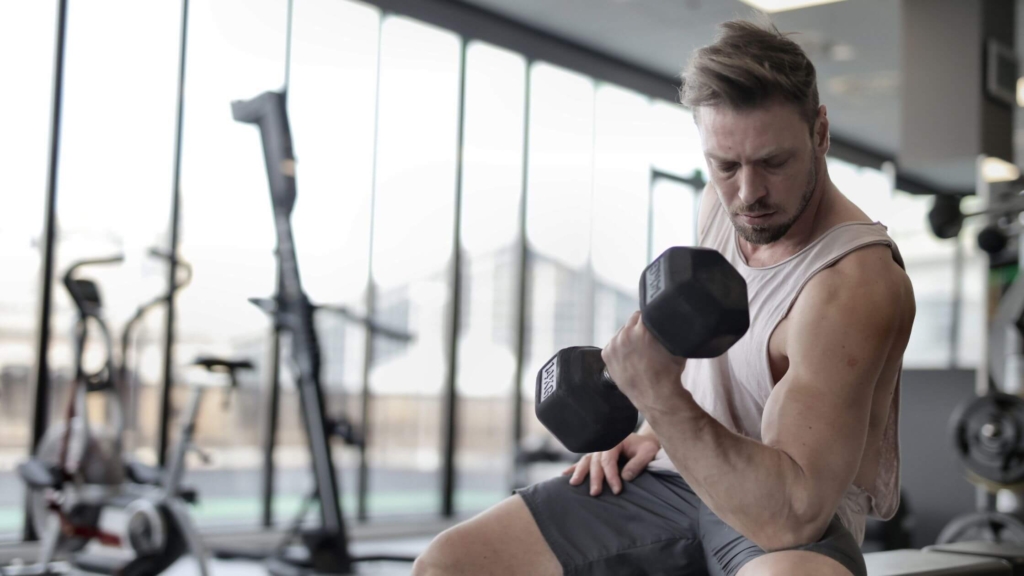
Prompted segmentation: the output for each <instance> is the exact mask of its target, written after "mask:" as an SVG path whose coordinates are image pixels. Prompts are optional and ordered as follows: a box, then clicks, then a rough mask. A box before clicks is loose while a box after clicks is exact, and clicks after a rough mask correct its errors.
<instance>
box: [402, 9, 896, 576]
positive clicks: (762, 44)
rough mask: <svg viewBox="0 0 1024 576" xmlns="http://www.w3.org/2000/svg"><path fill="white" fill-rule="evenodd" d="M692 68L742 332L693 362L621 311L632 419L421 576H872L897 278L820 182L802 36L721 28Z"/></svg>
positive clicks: (710, 199)
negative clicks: (865, 544)
mask: <svg viewBox="0 0 1024 576" xmlns="http://www.w3.org/2000/svg"><path fill="white" fill-rule="evenodd" d="M684 78H685V84H684V88H683V92H682V102H683V104H685V105H687V106H689V107H690V108H691V109H692V110H693V114H694V119H695V121H696V123H697V126H698V129H699V131H700V137H701V142H702V145H703V150H704V155H705V157H706V160H707V164H708V171H709V174H710V183H709V185H708V186H707V188H705V190H704V193H703V197H702V200H701V202H702V204H701V209H700V216H699V222H698V238H699V243H700V245H701V246H707V247H711V248H714V249H716V250H718V251H720V252H721V253H722V254H723V255H725V257H726V258H727V259H729V260H730V261H731V262H732V264H733V265H734V266H735V267H736V268H737V269H738V270H739V271H740V273H741V274H742V275H743V276H744V278H745V279H746V281H747V286H748V294H749V297H750V311H751V326H750V331H749V332H748V333H747V334H746V335H745V336H744V337H743V339H741V340H740V341H739V342H738V343H737V344H736V345H735V346H733V348H731V349H730V350H729V351H728V352H727V353H726V354H724V355H723V356H721V357H719V358H714V359H708V360H697V359H693V360H685V359H681V358H675V357H672V356H670V355H669V354H668V353H667V352H666V351H665V349H664V348H662V347H661V346H660V345H659V344H658V343H657V341H656V340H655V339H654V338H653V337H652V336H651V335H650V334H649V333H647V331H646V329H645V328H644V325H643V323H642V322H640V321H639V313H637V314H635V315H634V316H633V317H632V318H631V319H630V320H629V321H628V322H627V323H626V325H625V326H624V327H623V328H622V329H621V331H620V332H619V333H618V334H617V335H616V336H615V337H614V338H613V339H612V341H611V342H609V344H608V345H607V347H605V349H604V353H603V356H604V359H605V361H606V362H607V364H608V371H609V373H610V375H611V376H612V378H613V379H614V380H615V382H617V383H619V387H620V388H621V389H622V391H623V392H624V393H625V394H626V396H628V397H629V398H630V400H632V401H633V404H634V405H636V407H637V408H638V409H639V410H640V412H641V413H642V414H643V415H644V416H645V417H646V420H647V422H646V424H645V426H644V427H643V428H642V429H641V431H640V432H639V433H637V434H633V435H631V436H630V437H628V438H627V439H626V440H625V441H623V442H622V444H620V445H619V446H618V447H616V448H614V449H612V450H609V451H608V452H604V453H600V454H589V455H586V456H584V457H583V458H582V459H581V460H580V461H579V462H578V463H577V464H575V465H574V466H572V467H570V468H569V470H567V471H566V474H565V475H563V476H561V477H558V478H554V479H551V480H548V481H545V482H541V483H539V484H535V485H533V486H531V487H529V488H526V489H524V490H522V491H520V492H519V493H518V494H517V495H515V496H513V497H511V498H509V499H507V500H505V501H504V502H502V503H500V504H498V505H496V506H495V507H493V508H491V509H490V510H488V511H486V512H484V513H482V514H480V515H479V516H477V517H476V518H473V519H472V520H469V521H467V522H465V523H463V524H460V525H458V526H456V527H454V528H452V529H450V530H447V531H445V532H444V533H442V534H441V535H439V536H438V537H437V538H436V539H435V540H434V542H433V543H432V544H431V545H430V547H429V548H428V549H427V551H426V552H425V553H424V554H423V556H422V557H421V558H420V559H419V560H418V562H417V563H416V565H415V568H414V574H416V575H418V576H425V575H429V576H434V575H442V574H443V575H463V574H465V575H474V576H479V575H486V574H494V575H502V576H510V575H520V574H521V575H524V576H525V575H529V576H542V575H557V574H600V575H625V574H666V575H668V574H672V575H691V574H694V575H696V574H712V575H723V574H725V575H729V576H734V575H736V574H739V575H740V576H750V575H755V574H756V575H764V574H785V575H801V574H806V575H815V576H823V575H825V576H827V575H833V574H836V575H846V574H851V573H852V574H856V575H858V576H860V575H863V574H865V568H864V560H863V557H862V555H861V554H860V550H859V543H860V542H861V541H862V540H863V537H864V520H865V515H867V514H874V515H876V516H880V517H882V518H887V517H891V516H892V514H894V513H895V510H896V507H897V505H898V503H899V502H898V501H899V451H898V444H897V437H898V433H897V432H898V431H897V424H898V421H899V420H898V416H899V378H900V369H901V363H902V357H903V351H904V349H905V348H906V346H907V340H908V339H909V337H910V328H911V325H912V324H913V320H914V313H915V309H914V296H913V291H912V288H911V285H910V281H909V279H908V278H907V275H906V274H905V273H904V271H903V268H902V261H901V259H900V256H899V253H898V251H897V249H896V246H895V244H894V243H893V241H892V239H891V238H889V236H888V235H887V234H886V232H885V227H884V226H882V225H881V224H878V223H873V222H871V220H870V219H869V218H868V217H867V216H866V215H865V214H864V213H863V212H862V211H861V210H860V209H858V208H857V207H856V206H855V205H854V204H853V203H852V202H850V200H848V199H847V198H846V197H845V196H844V195H843V194H842V193H841V192H840V191H839V190H838V189H837V188H836V187H835V185H834V184H833V183H832V182H831V181H830V179H829V175H828V170H827V165H826V163H825V154H826V153H827V152H828V148H829V121H828V116H827V113H826V109H825V107H824V106H820V105H819V102H818V91H817V87H816V79H815V71H814V66H813V65H812V64H811V62H810V61H809V60H808V59H807V56H806V55H805V54H804V53H803V51H802V50H801V49H800V48H799V46H797V45H796V44H795V43H794V42H792V41H791V40H789V39H788V38H787V37H785V36H784V35H782V34H780V33H779V31H778V30H777V29H775V28H774V26H772V25H770V24H754V23H750V22H742V21H734V22H728V23H726V24H724V25H723V26H722V30H721V32H720V34H719V36H718V38H717V39H716V41H715V43H714V44H712V45H710V46H707V47H705V48H702V49H700V50H698V51H696V52H695V54H694V56H693V58H692V60H691V62H690V64H689V66H688V68H687V71H686V73H685V76H684ZM680 379H681V381H682V386H680ZM620 466H621V470H620ZM588 476H589V480H587V477H588ZM606 484H607V487H608V489H606V488H605V485H606Z"/></svg>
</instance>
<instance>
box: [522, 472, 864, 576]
mask: <svg viewBox="0 0 1024 576" xmlns="http://www.w3.org/2000/svg"><path fill="white" fill-rule="evenodd" d="M517 493H518V494H519V495H520V496H522V498H523V500H524V501H525V502H526V505H527V507H528V508H529V509H530V512H531V513H532V514H533V518H534V520H535V521H536V522H537V526H539V527H540V531H541V534H543V535H544V539H545V540H547V543H548V546H550V547H551V550H552V551H553V552H554V553H555V556H556V557H557V558H558V561H559V562H560V563H561V564H562V569H563V570H564V572H565V574H566V575H570V574H592V575H595V576H603V575H606V574H607V575H609V576H626V575H633V574H650V575H662V574H663V575H666V576H668V575H671V576H690V575H694V576H696V575H702V576H703V575H705V574H707V575H710V576H723V575H725V576H735V574H736V573H737V572H739V570H740V568H742V567H743V565H744V564H746V563H747V562H750V561H751V560H753V559H754V558H757V557H758V556H762V555H764V554H765V551H764V550H762V549H761V548H759V547H758V546H757V545H756V544H754V543H753V542H751V541H750V540H748V539H747V538H745V537H744V536H742V535H740V533H739V532H736V531H735V530H733V529H732V528H730V527H729V526H728V525H727V524H726V523H725V522H723V521H722V520H721V519H719V518H718V517H717V516H715V514H714V513H713V512H711V510H710V509H709V508H708V507H707V506H705V505H704V503H703V502H701V500H700V498H698V497H697V495H696V494H695V493H694V492H693V490H692V489H690V486H689V485H687V483H686V481H684V480H683V478H682V476H680V475H679V474H676V473H674V472H670V471H651V470H648V471H645V472H644V473H642V474H640V475H639V476H637V477H636V478H635V479H633V481H632V482H623V487H622V492H620V493H619V494H618V495H615V494H612V492H611V489H609V488H608V486H607V485H605V488H604V490H603V491H602V492H601V495H600V496H596V497H594V496H591V495H590V483H589V481H585V482H583V483H582V484H580V485H579V486H572V485H570V484H569V476H559V477H557V478H552V479H551V480H546V481H544V482H539V483H537V484H534V485H533V486H530V487H528V488H524V489H522V490H519V491H517ZM797 550H807V551H810V552H816V553H819V554H824V555H825V556H828V557H829V558H832V559H833V560H836V561H837V562H839V563H840V564H842V565H843V566H845V567H846V568H847V569H848V570H849V571H850V572H852V573H853V574H854V575H855V576H866V574H867V568H865V566H864V556H863V555H862V554H861V551H860V546H858V545H857V542H856V540H854V538H853V535H852V534H850V532H849V531H848V530H847V529H846V528H845V527H843V525H842V524H841V523H840V522H839V518H838V517H836V518H833V519H832V523H831V524H830V525H829V527H828V530H827V531H826V532H825V535H824V536H822V538H821V540H819V541H818V542H815V543H814V544H810V545H807V546H801V547H800V548H797Z"/></svg>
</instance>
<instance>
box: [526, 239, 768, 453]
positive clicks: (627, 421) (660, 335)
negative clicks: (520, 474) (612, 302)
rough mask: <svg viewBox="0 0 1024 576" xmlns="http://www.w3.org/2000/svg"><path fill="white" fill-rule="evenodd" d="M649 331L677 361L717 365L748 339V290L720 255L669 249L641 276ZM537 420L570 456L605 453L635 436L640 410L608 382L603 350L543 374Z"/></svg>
mask: <svg viewBox="0 0 1024 576" xmlns="http://www.w3.org/2000/svg"><path fill="white" fill-rule="evenodd" d="M640 314H641V319H642V321H643V323H644V326H645V327H646V328H647V330H648V332H650V333H651V335H653V336H654V337H655V338H656V339H657V340H658V342H660V343H661V345H662V346H664V347H665V349H666V350H668V351H669V352H670V353H671V354H673V355H675V356H679V357H683V358H714V357H716V356H719V355H721V354H723V353H724V352H725V351H726V350H728V349H729V348H730V347H731V346H732V345H733V344H735V343H736V342H737V341H738V340H739V339H740V338H741V337H743V335H744V334H745V333H746V332H747V328H749V326H750V313H749V309H748V306H747V284H746V282H745V281H744V280H743V277H742V276H741V275H740V273H739V272H738V271H737V270H736V269H735V268H733V266H732V265H731V264H729V262H728V261H727V260H726V259H725V258H724V257H723V256H722V255H721V254H719V253H718V252H716V251H714V250H710V249H707V248H669V249H668V250H666V251H665V252H664V253H662V255H661V256H659V257H658V258H657V260H655V261H654V262H653V263H651V265H650V266H648V267H647V268H646V269H645V270H644V273H643V274H642V275H641V276H640ZM535 410H536V413H537V419H538V420H540V421H541V423H542V424H544V426H545V427H547V429H548V430H550V431H551V433H552V434H554V435H555V437H556V438H558V440H559V441H561V442H562V444H564V445H565V447H566V448H568V449H569V450H572V451H573V452H577V453H586V452H601V451H604V450H609V449H611V448H614V447H615V446H616V445H618V444H619V443H620V442H622V440H623V439H624V438H625V437H626V436H628V435H629V434H630V432H632V431H633V429H634V428H635V427H636V422H637V417H638V414H637V410H636V408H635V407H634V406H633V405H632V403H630V401H629V400H628V399H627V398H626V396H625V395H624V394H623V393H622V392H621V391H619V389H618V387H617V386H616V385H615V383H614V382H613V381H612V379H611V377H610V376H609V375H608V371H607V370H606V368H605V365H604V361H603V360H602V359H601V349H600V348H595V347H592V346H583V347H572V348H565V349H563V350H561V351H559V352H558V354H555V356H554V357H553V358H551V360H549V361H548V362H547V363H546V364H545V365H544V367H543V368H541V370H540V372H539V373H538V374H537V385H536V399H535Z"/></svg>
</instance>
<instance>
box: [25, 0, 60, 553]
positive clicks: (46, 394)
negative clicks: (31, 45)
mask: <svg viewBox="0 0 1024 576" xmlns="http://www.w3.org/2000/svg"><path fill="white" fill-rule="evenodd" d="M67 21H68V1H67V0H60V2H59V3H58V5H57V25H56V36H55V39H54V49H53V93H52V97H51V100H50V158H49V166H48V170H47V176H46V205H45V208H44V210H45V214H44V216H43V235H42V236H43V245H42V248H43V261H42V266H40V272H39V281H40V283H41V284H42V288H43V289H42V294H40V302H39V307H38V315H37V317H36V335H37V338H36V362H35V377H34V378H33V379H32V380H33V381H35V398H34V401H33V408H32V444H31V447H30V448H31V452H32V453H35V451H36V448H38V447H39V441H40V440H41V439H42V438H43V434H45V433H46V427H47V425H48V424H49V422H48V420H49V410H50V377H49V376H50V313H51V311H52V308H53V302H52V300H53V265H54V251H55V243H56V237H57V168H58V165H59V160H60V127H61V112H62V108H63V103H64V48H65V43H66V41H67ZM25 512H26V513H25V523H24V526H23V534H24V537H25V540H35V539H36V538H37V537H38V535H37V534H36V533H35V530H34V529H33V528H32V522H31V520H30V519H29V515H28V499H27V498H26V499H25Z"/></svg>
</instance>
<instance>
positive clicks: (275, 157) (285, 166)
mask: <svg viewBox="0 0 1024 576" xmlns="http://www.w3.org/2000/svg"><path fill="white" fill-rule="evenodd" d="M231 110H232V114H233V116H234V118H235V120H237V121H239V122H242V123H245V124H254V125H256V126H257V127H258V128H259V130H260V135H261V137H262V140H263V154H264V159H265V161H266V168H267V178H268V180H269V183H270V199H271V202H272V204H273V208H274V225H275V230H276V233H277V252H276V257H277V268H278V293H277V295H276V296H275V297H274V299H272V300H265V299H255V300H253V303H254V304H256V305H257V306H259V307H260V308H261V309H263V310H264V311H265V312H267V314H268V315H270V317H271V318H272V319H273V321H274V324H275V326H276V327H278V328H279V329H280V330H281V331H282V332H286V333H288V334H289V335H290V336H291V353H292V367H293V370H294V371H295V382H296V387H297V388H298V391H299V405H300V407H301V410H302V422H303V425H304V426H305V429H306V436H307V440H308V442H309V450H310V455H311V457H312V464H313V476H314V484H315V488H314V490H313V493H312V494H311V495H310V497H309V498H308V499H307V502H306V503H305V504H304V505H303V506H302V507H301V509H300V512H299V514H298V516H297V517H296V519H295V522H294V523H293V525H292V527H291V529H290V530H289V533H288V535H287V536H286V538H285V540H284V541H283V542H282V543H281V545H280V546H279V547H278V549H277V550H276V551H275V553H274V554H273V555H271V556H270V557H269V558H266V560H267V567H268V570H270V572H271V573H272V574H274V575H281V576H285V575H288V576H291V575H298V574H308V573H316V574H350V573H351V571H352V564H353V563H354V562H365V561H379V560H388V561H399V562H411V561H413V560H415V558H412V557H407V556H373V557H362V558H355V557H353V556H351V555H350V554H349V551H348V533H347V531H346V528H345V519H344V516H343V515H342V511H341V503H340V501H339V499H338V494H339V485H338V478H337V474H336V472H335V469H334V458H333V456H332V454H331V445H330V444H331V437H332V436H337V437H340V438H341V439H342V440H343V441H345V443H347V444H349V445H351V446H361V445H362V442H363V439H362V435H361V434H360V432H359V430H358V429H357V428H356V427H355V426H354V425H353V424H352V423H350V422H349V421H348V420H347V419H346V418H345V417H344V416H343V415H342V416H338V417H335V418H333V419H330V420H329V419H328V418H327V417H326V416H325V410H324V394H323V389H322V387H321V385H320V345H319V341H318V339H317V333H316V330H315V327H314V324H313V313H314V312H315V311H316V310H317V309H318V307H317V306H315V305H314V304H312V303H311V302H310V301H309V298H308V297H307V296H306V293H305V291H304V290H303V288H302V281H301V279H300V276H299V264H298V260H297V258H296V255H295V245H294V240H293V236H292V227H291V213H292V210H293V209H294V207H295V198H296V186H295V156H294V154H293V152H292V139H291V129H290V127H289V123H288V111H287V106H286V98H285V92H284V91H281V92H264V93H263V94H261V95H259V96H257V97H256V98H253V99H252V100H248V101H238V102H234V103H232V105H231ZM323 308H325V309H327V308H328V307H323ZM329 309H331V310H332V311H335V312H340V313H341V314H342V315H344V316H345V317H346V318H347V319H349V320H351V321H355V322H358V323H360V324H362V325H363V326H364V327H365V328H366V329H367V330H368V332H369V335H368V337H372V336H373V334H381V335H384V336H387V337H390V338H392V339H397V340H402V341H409V340H411V339H412V336H411V335H409V334H406V333H403V332H399V331H396V330H391V329H388V328H386V327H384V326H380V325H379V324H377V323H376V322H374V321H373V320H371V319H370V318H366V317H361V316H359V315H357V314H354V313H352V312H351V311H349V310H347V309H344V308H339V307H330V308H329ZM314 501H315V502H318V503H319V508H320V526H318V527H317V528H312V529H310V528H306V529H303V528H302V520H303V518H304V516H305V513H306V510H307V509H308V506H309V505H310V504H311V503H312V502H314ZM295 539H299V540H301V546H300V547H299V548H298V549H297V550H296V549H295V548H289V544H290V543H291V542H292V541H293V540H295ZM218 556H219V557H222V558H225V557H226V558H240V557H242V558H261V557H262V556H261V555H253V554H248V553H244V552H238V551H234V552H229V551H221V552H220V553H218Z"/></svg>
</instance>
